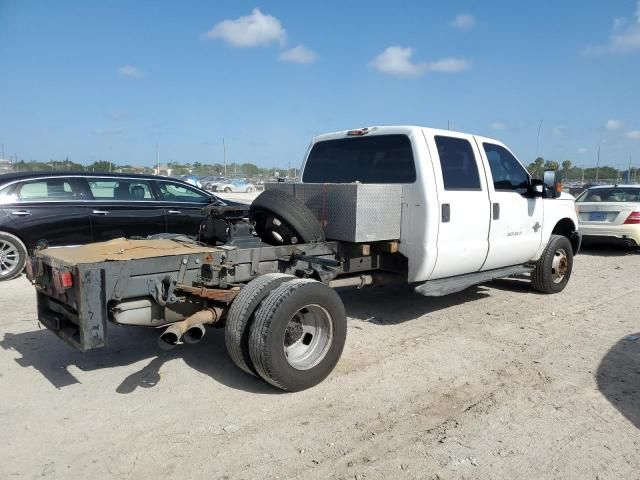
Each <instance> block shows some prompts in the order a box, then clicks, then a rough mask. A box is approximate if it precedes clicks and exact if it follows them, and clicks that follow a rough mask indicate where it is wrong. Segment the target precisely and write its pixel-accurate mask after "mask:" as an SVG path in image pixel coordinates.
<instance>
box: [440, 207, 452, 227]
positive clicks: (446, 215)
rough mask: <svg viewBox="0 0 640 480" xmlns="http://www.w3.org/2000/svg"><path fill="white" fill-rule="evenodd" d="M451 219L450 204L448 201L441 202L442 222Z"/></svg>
mask: <svg viewBox="0 0 640 480" xmlns="http://www.w3.org/2000/svg"><path fill="white" fill-rule="evenodd" d="M450 220H451V205H449V204H448V203H443V204H442V223H447V222H449V221H450Z"/></svg>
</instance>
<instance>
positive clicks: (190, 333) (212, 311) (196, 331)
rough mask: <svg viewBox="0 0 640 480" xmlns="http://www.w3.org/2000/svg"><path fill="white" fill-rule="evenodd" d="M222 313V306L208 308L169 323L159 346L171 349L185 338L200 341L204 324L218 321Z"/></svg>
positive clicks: (188, 340) (159, 340) (186, 341)
mask: <svg viewBox="0 0 640 480" xmlns="http://www.w3.org/2000/svg"><path fill="white" fill-rule="evenodd" d="M221 313H222V309H220V308H207V309H205V310H200V311H199V312H196V313H194V314H193V315H191V316H190V317H187V318H185V319H184V320H182V321H180V322H177V323H174V324H172V325H169V326H168V327H167V329H166V330H165V331H164V332H162V335H160V338H158V346H159V347H160V348H161V349H163V350H171V349H172V348H174V347H175V346H176V345H178V344H179V343H180V342H181V341H183V340H184V342H185V343H191V344H193V343H198V342H199V341H200V340H202V337H204V333H205V328H204V326H205V325H211V324H214V323H216V322H217V321H218V319H219V318H220V314H221Z"/></svg>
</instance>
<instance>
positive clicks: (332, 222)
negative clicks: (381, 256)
mask: <svg viewBox="0 0 640 480" xmlns="http://www.w3.org/2000/svg"><path fill="white" fill-rule="evenodd" d="M265 190H280V191H283V192H286V193H288V194H290V195H293V196H294V197H296V198H297V199H298V200H300V201H301V202H302V203H304V204H305V205H306V206H307V208H308V209H309V210H311V211H312V212H313V213H314V214H315V216H316V218H317V219H318V221H319V222H320V224H321V225H322V226H323V228H324V233H325V237H326V238H327V240H340V241H343V242H376V241H380V240H398V239H400V220H401V215H402V203H401V202H402V185H391V184H385V185H380V184H363V183H285V182H278V183H266V184H265Z"/></svg>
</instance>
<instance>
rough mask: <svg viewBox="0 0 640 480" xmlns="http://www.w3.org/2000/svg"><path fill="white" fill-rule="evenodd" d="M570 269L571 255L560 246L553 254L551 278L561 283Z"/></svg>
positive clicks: (554, 281)
mask: <svg viewBox="0 0 640 480" xmlns="http://www.w3.org/2000/svg"><path fill="white" fill-rule="evenodd" d="M568 271H569V257H568V256H567V252H566V250H565V249H564V248H559V249H558V250H556V251H555V253H554V254H553V261H552V262H551V279H552V280H553V283H560V282H562V280H564V277H565V276H566V275H567V272H568Z"/></svg>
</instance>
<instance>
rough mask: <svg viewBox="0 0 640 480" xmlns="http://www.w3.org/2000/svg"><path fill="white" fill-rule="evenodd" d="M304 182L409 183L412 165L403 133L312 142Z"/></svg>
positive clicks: (412, 180) (410, 153)
mask: <svg viewBox="0 0 640 480" xmlns="http://www.w3.org/2000/svg"><path fill="white" fill-rule="evenodd" d="M302 181H303V182H306V183H351V182H360V183H413V182H415V181H416V168H415V165H414V161H413V150H412V149H411V141H410V140H409V137H407V136H406V135H374V136H371V137H357V138H353V137H351V138H341V139H336V140H325V141H322V142H318V143H316V144H315V145H314V146H313V148H312V149H311V152H309V157H308V158H307V163H306V165H305V167H304V174H303V176H302Z"/></svg>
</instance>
